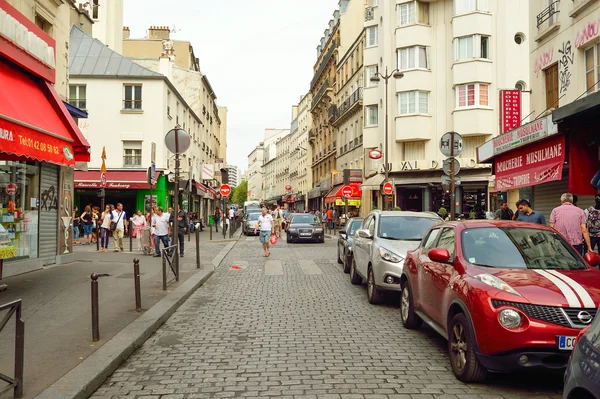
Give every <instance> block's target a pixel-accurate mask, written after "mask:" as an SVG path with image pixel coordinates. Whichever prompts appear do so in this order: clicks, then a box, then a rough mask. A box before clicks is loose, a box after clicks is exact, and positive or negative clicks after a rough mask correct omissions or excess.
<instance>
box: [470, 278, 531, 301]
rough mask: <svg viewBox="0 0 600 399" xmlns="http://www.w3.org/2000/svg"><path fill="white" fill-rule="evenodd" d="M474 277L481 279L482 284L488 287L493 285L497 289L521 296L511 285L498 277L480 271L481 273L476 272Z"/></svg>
mask: <svg viewBox="0 0 600 399" xmlns="http://www.w3.org/2000/svg"><path fill="white" fill-rule="evenodd" d="M475 278H476V279H477V280H479V281H481V282H482V283H483V284H487V285H489V286H490V287H494V288H496V289H498V290H501V291H504V292H508V293H509V294H513V295H517V296H522V295H521V294H519V293H518V292H517V291H515V290H514V288H513V287H511V286H510V285H508V284H506V283H505V282H504V281H502V280H500V279H499V278H498V277H496V276H492V275H491V274H487V273H482V274H478V275H477V276H475Z"/></svg>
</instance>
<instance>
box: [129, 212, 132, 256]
mask: <svg viewBox="0 0 600 399" xmlns="http://www.w3.org/2000/svg"><path fill="white" fill-rule="evenodd" d="M129 252H133V218H129Z"/></svg>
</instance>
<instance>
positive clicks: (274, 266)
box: [265, 260, 283, 276]
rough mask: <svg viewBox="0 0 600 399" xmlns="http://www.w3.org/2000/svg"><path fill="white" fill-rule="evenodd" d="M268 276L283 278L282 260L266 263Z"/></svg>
mask: <svg viewBox="0 0 600 399" xmlns="http://www.w3.org/2000/svg"><path fill="white" fill-rule="evenodd" d="M265 275H266V276H283V267H282V266H281V261H280V260H268V261H266V262H265Z"/></svg>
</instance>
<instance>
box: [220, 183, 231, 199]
mask: <svg viewBox="0 0 600 399" xmlns="http://www.w3.org/2000/svg"><path fill="white" fill-rule="evenodd" d="M219 192H220V193H221V195H222V196H223V197H228V196H229V194H231V186H229V184H222V185H221V188H219Z"/></svg>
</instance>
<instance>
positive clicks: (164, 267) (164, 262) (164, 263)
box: [161, 249, 167, 291]
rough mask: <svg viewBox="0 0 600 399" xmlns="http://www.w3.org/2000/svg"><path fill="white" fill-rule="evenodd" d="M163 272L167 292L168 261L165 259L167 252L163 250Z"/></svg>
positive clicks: (164, 288) (164, 286)
mask: <svg viewBox="0 0 600 399" xmlns="http://www.w3.org/2000/svg"><path fill="white" fill-rule="evenodd" d="M161 254H162V272H163V291H166V290H167V259H166V258H165V250H164V249H163V250H162V253H161Z"/></svg>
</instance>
